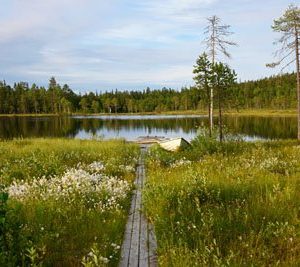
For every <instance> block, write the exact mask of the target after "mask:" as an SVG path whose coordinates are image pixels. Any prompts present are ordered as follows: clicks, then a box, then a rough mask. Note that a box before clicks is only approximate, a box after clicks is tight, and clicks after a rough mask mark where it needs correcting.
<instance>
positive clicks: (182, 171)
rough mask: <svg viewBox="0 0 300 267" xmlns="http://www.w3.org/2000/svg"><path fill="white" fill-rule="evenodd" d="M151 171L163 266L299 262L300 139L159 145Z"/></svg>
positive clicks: (148, 193)
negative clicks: (179, 148) (183, 147)
mask: <svg viewBox="0 0 300 267" xmlns="http://www.w3.org/2000/svg"><path fill="white" fill-rule="evenodd" d="M147 175H148V185H147V187H146V189H145V193H144V206H145V210H146V212H147V215H148V217H149V219H150V220H151V221H152V222H153V224H154V226H155V230H156V234H157V239H158V255H159V264H160V266H178V267H179V266H299V264H300V213H299V206H300V195H299V192H300V146H299V144H298V143H297V142H296V141H285V142H266V143H243V142H228V143H226V144H223V145H220V144H218V143H217V142H215V141H212V140H211V141H208V140H206V141H205V140H203V139H201V138H200V139H198V141H196V142H195V143H194V146H193V147H192V148H191V149H190V151H185V152H180V153H175V154H171V153H167V152H165V151H162V150H161V149H159V148H153V149H152V150H151V153H150V154H149V157H148V173H147Z"/></svg>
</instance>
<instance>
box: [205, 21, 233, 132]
mask: <svg viewBox="0 0 300 267" xmlns="http://www.w3.org/2000/svg"><path fill="white" fill-rule="evenodd" d="M207 22H208V25H207V27H206V28H205V31H204V34H205V39H204V43H205V44H206V50H207V53H208V55H209V56H210V57H211V62H212V64H215V62H216V61H217V58H218V56H219V55H223V56H225V57H227V58H231V55H230V53H229V52H228V50H227V48H228V46H236V45H237V44H236V43H235V42H233V41H230V40H228V38H229V36H230V35H232V34H233V32H231V31H230V27H231V26H230V25H226V24H222V23H221V19H220V18H219V17H217V16H215V15H214V16H212V17H209V18H207ZM213 109H214V88H213V87H211V88H210V101H209V126H210V132H211V131H212V128H213V124H214V122H213Z"/></svg>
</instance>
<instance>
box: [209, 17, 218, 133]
mask: <svg viewBox="0 0 300 267" xmlns="http://www.w3.org/2000/svg"><path fill="white" fill-rule="evenodd" d="M215 38H216V36H215V22H213V32H212V37H211V41H212V64H215V57H216V39H215ZM213 126H214V88H213V87H211V88H210V105H209V131H210V135H212V131H213Z"/></svg>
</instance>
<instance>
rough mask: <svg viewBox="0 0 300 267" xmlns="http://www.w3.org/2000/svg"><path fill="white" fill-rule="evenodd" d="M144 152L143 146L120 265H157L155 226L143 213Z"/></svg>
mask: <svg viewBox="0 0 300 267" xmlns="http://www.w3.org/2000/svg"><path fill="white" fill-rule="evenodd" d="M144 154H145V148H144V147H141V155H140V159H139V164H138V168H137V177H136V180H135V186H136V189H135V191H134V192H133V197H132V201H131V207H130V212H129V217H128V220H127V224H126V230H125V234H124V240H123V244H122V249H121V259H120V264H119V267H129V266H130V267H156V266H157V255H156V249H157V245H156V239H155V235H154V231H153V227H152V226H151V225H150V224H149V223H148V221H147V219H146V218H145V216H144V215H143V213H142V208H143V206H142V189H143V187H144V184H145V180H146V176H145V165H144Z"/></svg>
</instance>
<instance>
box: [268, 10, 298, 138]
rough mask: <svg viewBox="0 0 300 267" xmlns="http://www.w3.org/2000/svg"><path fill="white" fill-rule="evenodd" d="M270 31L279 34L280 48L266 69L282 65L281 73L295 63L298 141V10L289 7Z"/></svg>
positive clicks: (277, 42) (276, 20)
mask: <svg viewBox="0 0 300 267" xmlns="http://www.w3.org/2000/svg"><path fill="white" fill-rule="evenodd" d="M272 29H273V31H275V32H279V33H281V35H282V36H281V38H279V39H278V40H277V41H276V42H274V43H275V44H280V45H281V48H280V49H279V50H277V51H276V52H275V56H276V57H278V58H279V59H278V61H277V62H275V63H271V64H267V67H271V68H274V67H276V66H278V65H282V66H283V67H282V69H281V71H283V70H284V69H285V68H287V67H288V66H290V65H291V64H293V63H296V73H297V99H298V140H299V141H300V65H299V46H300V9H299V7H297V6H295V5H290V6H289V7H288V8H287V10H286V11H285V12H284V14H283V15H282V16H281V17H280V18H278V19H275V20H274V23H273V25H272Z"/></svg>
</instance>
